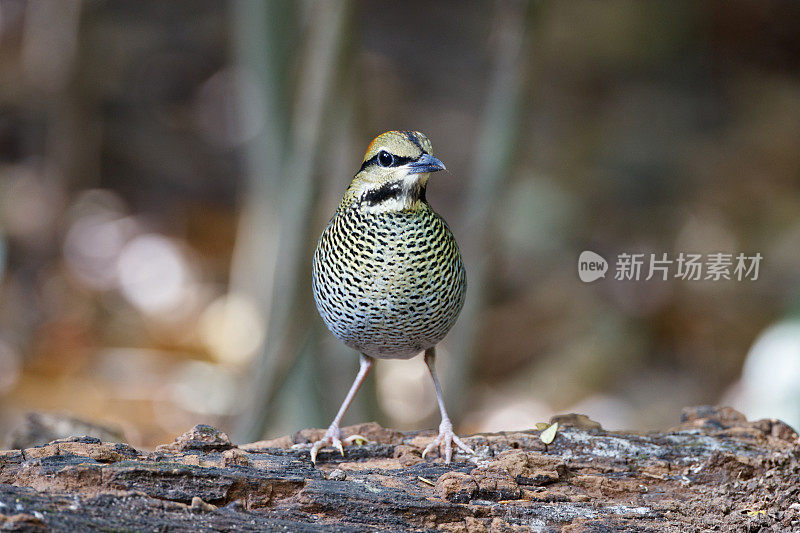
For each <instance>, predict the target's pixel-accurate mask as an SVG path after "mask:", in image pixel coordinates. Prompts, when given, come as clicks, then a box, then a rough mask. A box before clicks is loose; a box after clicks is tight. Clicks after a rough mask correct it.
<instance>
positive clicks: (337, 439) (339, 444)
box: [292, 425, 369, 465]
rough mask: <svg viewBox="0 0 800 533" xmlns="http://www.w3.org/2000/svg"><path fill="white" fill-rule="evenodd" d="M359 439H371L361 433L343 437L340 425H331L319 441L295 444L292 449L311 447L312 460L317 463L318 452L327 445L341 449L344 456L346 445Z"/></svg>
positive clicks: (365, 440) (340, 451)
mask: <svg viewBox="0 0 800 533" xmlns="http://www.w3.org/2000/svg"><path fill="white" fill-rule="evenodd" d="M358 441H363V442H365V443H366V442H369V440H367V439H366V438H365V437H362V436H361V435H350V436H349V437H347V438H345V439H342V432H341V430H340V429H339V426H337V425H331V427H329V428H328V431H326V432H325V436H324V437H322V438H321V439H320V440H318V441H317V442H313V443H312V442H309V443H300V444H295V445H294V446H292V449H295V450H297V449H305V448H310V453H311V462H312V463H314V464H315V465H316V464H317V453H319V451H320V450H321V449H323V448H325V447H326V446H331V447H333V448H336V449H337V450H339V453H340V454H342V457H344V445H348V446H349V445H351V444H353V443H354V442H358Z"/></svg>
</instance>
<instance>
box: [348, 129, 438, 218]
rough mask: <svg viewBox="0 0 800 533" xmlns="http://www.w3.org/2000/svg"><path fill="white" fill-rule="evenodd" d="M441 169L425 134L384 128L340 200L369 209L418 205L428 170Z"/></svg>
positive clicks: (396, 209) (423, 196)
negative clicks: (385, 130)
mask: <svg viewBox="0 0 800 533" xmlns="http://www.w3.org/2000/svg"><path fill="white" fill-rule="evenodd" d="M444 169H445V166H444V163H442V162H441V161H440V160H439V159H437V158H435V157H433V148H432V147H431V142H430V141H429V140H428V138H427V137H426V136H425V135H424V134H422V133H420V132H418V131H387V132H386V133H383V134H381V135H378V136H377V137H375V139H374V140H373V141H372V142H371V143H370V145H369V147H368V148H367V153H366V154H364V162H363V163H362V165H361V168H360V169H359V171H358V172H357V173H356V175H355V177H354V178H353V181H352V182H351V183H350V186H349V187H348V188H347V192H346V193H345V196H344V201H343V203H344V204H346V205H348V206H357V207H358V208H360V209H364V210H367V211H371V212H387V211H401V210H404V209H415V208H418V207H420V205H421V204H422V203H424V202H425V187H426V186H427V184H428V178H429V177H430V173H431V172H436V171H438V170H444Z"/></svg>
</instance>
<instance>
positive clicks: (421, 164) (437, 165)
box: [408, 154, 446, 174]
mask: <svg viewBox="0 0 800 533" xmlns="http://www.w3.org/2000/svg"><path fill="white" fill-rule="evenodd" d="M408 168H409V171H408V172H409V174H422V173H424V172H437V171H439V170H445V169H446V167H445V166H444V163H442V162H441V161H440V160H438V159H437V158H435V157H433V156H432V155H430V154H422V156H421V157H420V158H419V159H417V160H416V161H414V162H412V163H409V164H408Z"/></svg>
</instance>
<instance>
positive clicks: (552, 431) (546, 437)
mask: <svg viewBox="0 0 800 533" xmlns="http://www.w3.org/2000/svg"><path fill="white" fill-rule="evenodd" d="M556 431H558V422H556V423H555V424H553V425H552V426H550V427H548V428H547V429H545V430H544V431H542V434H541V435H539V438H540V439H542V442H544V443H545V444H546V445H547V444H550V443H551V442H553V439H555V438H556Z"/></svg>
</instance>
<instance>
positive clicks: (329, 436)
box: [293, 354, 375, 464]
mask: <svg viewBox="0 0 800 533" xmlns="http://www.w3.org/2000/svg"><path fill="white" fill-rule="evenodd" d="M374 362H375V359H373V358H372V357H370V356H368V355H364V354H361V360H360V366H359V368H358V375H356V379H355V380H354V381H353V385H352V386H351V387H350V392H348V393H347V396H346V397H345V399H344V401H343V402H342V406H341V407H339V412H338V413H336V417H335V418H334V419H333V422H331V425H330V426H329V427H328V431H326V432H325V436H324V437H322V438H321V439H320V440H318V441H317V442H315V443H313V444H295V445H294V446H293V448H308V447H310V448H311V462H312V463H314V464H317V453H318V452H319V451H320V450H321V449H322V448H324V447H325V446H329V445H330V446H333V447H334V448H336V449H337V450H339V453H341V454H342V457H344V447H343V446H342V432H341V430H340V429H339V424H340V423H341V421H342V418H343V417H344V413H345V411H347V408H348V407H350V403H351V402H352V401H353V398H355V397H356V393H357V392H358V389H359V388H360V387H361V384H362V383H364V378H366V377H367V374H368V373H369V371H370V369H371V368H372V364H373V363H374ZM356 440H364V441H365V440H367V439H365V438H364V437H362V436H361V435H351V436H349V437H347V438H346V439H344V443H345V444H352V443H353V442H355V441H356Z"/></svg>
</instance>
